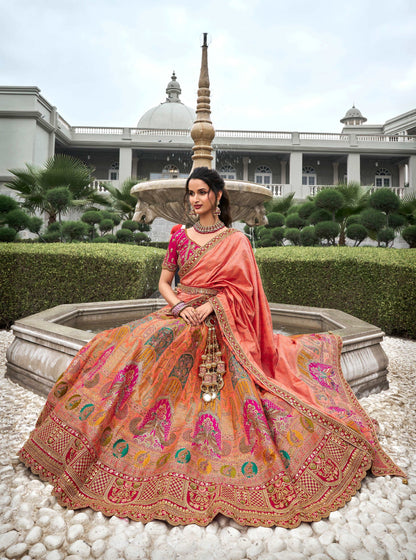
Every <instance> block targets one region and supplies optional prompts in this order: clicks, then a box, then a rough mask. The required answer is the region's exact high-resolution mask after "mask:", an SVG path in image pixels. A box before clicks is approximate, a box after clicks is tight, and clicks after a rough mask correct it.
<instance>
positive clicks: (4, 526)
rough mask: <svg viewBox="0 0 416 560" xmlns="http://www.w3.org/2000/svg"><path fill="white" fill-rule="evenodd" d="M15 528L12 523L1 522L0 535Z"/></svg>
mask: <svg viewBox="0 0 416 560" xmlns="http://www.w3.org/2000/svg"><path fill="white" fill-rule="evenodd" d="M13 528H14V526H13V524H12V523H0V535H2V534H3V533H8V532H9V531H11V530H12V529H13Z"/></svg>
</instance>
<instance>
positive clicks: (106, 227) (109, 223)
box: [98, 218, 114, 235]
mask: <svg viewBox="0 0 416 560" xmlns="http://www.w3.org/2000/svg"><path fill="white" fill-rule="evenodd" d="M98 228H99V230H100V231H101V234H102V235H103V234H105V233H107V232H109V231H112V230H113V228H114V222H113V220H111V219H110V218H104V219H103V220H101V222H100V223H99V224H98Z"/></svg>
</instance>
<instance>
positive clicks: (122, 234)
mask: <svg viewBox="0 0 416 560" xmlns="http://www.w3.org/2000/svg"><path fill="white" fill-rule="evenodd" d="M116 237H117V241H118V242H119V243H130V242H131V241H133V239H134V234H133V232H132V231H131V230H130V229H123V228H121V229H119V230H117V231H116Z"/></svg>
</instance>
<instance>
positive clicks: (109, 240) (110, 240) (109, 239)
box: [103, 233, 117, 243]
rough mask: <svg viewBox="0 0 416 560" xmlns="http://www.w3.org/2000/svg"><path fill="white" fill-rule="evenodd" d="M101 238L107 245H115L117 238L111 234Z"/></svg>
mask: <svg viewBox="0 0 416 560" xmlns="http://www.w3.org/2000/svg"><path fill="white" fill-rule="evenodd" d="M103 238H104V239H107V240H108V242H109V243H117V237H116V236H115V235H113V234H112V233H106V234H105V235H103Z"/></svg>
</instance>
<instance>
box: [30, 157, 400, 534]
mask: <svg viewBox="0 0 416 560" xmlns="http://www.w3.org/2000/svg"><path fill="white" fill-rule="evenodd" d="M185 197H186V200H187V201H188V202H189V204H190V205H191V207H192V210H193V212H194V213H195V215H196V216H197V217H198V218H199V219H198V221H197V222H196V224H195V225H194V226H193V227H192V228H189V229H183V228H182V229H179V230H178V231H177V232H176V233H174V234H173V235H172V237H171V240H170V243H169V248H168V251H167V254H166V257H165V260H164V262H163V269H162V273H161V277H160V284H159V288H160V292H161V294H162V295H163V297H164V298H165V299H166V301H167V303H168V305H167V307H165V308H163V309H162V310H160V311H158V312H156V313H153V314H151V315H149V316H147V317H145V318H143V319H141V320H139V321H136V322H134V323H130V324H127V325H124V326H122V327H119V328H116V329H112V330H109V331H105V332H103V333H101V334H99V335H97V336H96V337H95V338H94V339H93V340H92V341H91V342H90V343H89V344H87V345H86V346H85V347H84V348H82V350H81V351H80V352H79V353H78V355H77V356H76V357H75V358H74V360H73V361H72V363H71V365H70V366H69V368H68V369H67V371H66V372H65V373H64V374H63V376H62V377H61V378H60V379H59V380H58V381H57V383H56V385H55V387H54V389H53V390H52V391H51V394H50V395H49V398H48V400H47V403H46V405H45V407H44V410H43V411H42V413H41V415H40V418H39V420H38V423H37V427H36V429H35V430H34V431H33V433H32V434H31V436H30V438H29V440H28V441H27V442H26V444H25V445H24V447H23V449H22V450H21V452H20V457H21V459H22V461H24V462H25V463H26V464H27V465H28V466H29V467H30V468H31V469H32V470H33V471H34V472H36V473H38V474H39V475H40V476H41V477H42V478H44V479H45V480H48V481H50V482H51V483H52V484H53V485H54V492H55V494H56V496H57V498H58V500H59V502H60V503H61V504H63V505H66V506H68V507H71V508H73V509H76V508H82V507H87V506H89V507H92V508H93V509H97V510H100V511H102V512H103V513H105V514H106V515H118V516H121V517H130V518H131V519H135V520H140V521H143V522H146V521H150V520H151V519H164V520H167V521H169V522H170V523H171V524H173V525H176V524H188V523H197V524H199V525H206V524H207V523H209V522H210V521H211V520H212V519H213V518H214V517H215V515H217V514H218V513H223V514H224V515H226V516H228V517H231V518H233V519H235V520H236V521H237V522H239V523H241V524H243V525H253V526H257V525H266V526H272V525H281V526H283V527H295V526H297V525H299V523H301V522H302V521H316V520H319V519H321V518H322V517H325V516H328V515H329V513H330V512H331V511H333V510H335V509H337V508H339V507H342V506H343V505H344V504H345V502H346V501H348V500H349V499H350V498H351V496H352V495H353V494H354V493H355V492H356V491H357V489H358V488H359V486H360V482H361V480H362V479H363V478H364V476H365V474H366V471H367V470H368V469H370V468H371V469H372V472H373V473H374V474H376V475H383V474H393V475H398V476H405V475H404V473H403V471H401V469H399V468H398V467H397V466H396V465H395V464H394V463H393V462H392V461H391V459H390V458H389V457H388V456H387V455H386V454H385V453H384V452H383V450H382V449H381V447H380V445H379V443H378V441H377V437H376V433H375V429H374V425H373V423H372V421H371V420H370V418H369V417H368V416H367V414H366V413H365V412H364V410H363V409H362V408H361V406H360V405H359V403H358V401H357V400H356V398H355V397H354V395H353V394H352V391H351V390H350V388H349V386H348V385H347V383H346V382H345V380H344V378H343V376H342V373H341V369H340V346H341V344H340V340H339V339H338V338H337V337H336V336H335V335H332V334H319V335H318V334H313V335H302V336H294V337H284V336H279V335H274V334H273V331H272V322H271V316H270V310H269V307H268V304H267V300H266V297H265V295H264V292H263V288H262V284H261V279H260V276H259V272H258V269H257V266H256V262H255V259H254V256H253V252H252V250H251V247H250V244H249V242H248V240H247V238H246V237H245V236H244V235H243V234H242V233H240V232H238V231H236V230H233V229H229V227H228V226H229V225H230V223H231V217H230V209H229V200H228V195H227V192H226V191H225V189H224V182H223V180H222V179H221V177H220V176H219V175H218V174H217V173H216V172H215V171H213V170H209V169H207V168H196V169H195V170H194V171H193V172H192V173H191V175H190V177H189V178H188V180H187V182H186V194H185ZM219 216H220V217H221V220H220V219H219ZM177 268H179V275H180V279H181V283H180V284H179V286H178V287H177V290H176V291H174V290H173V289H172V288H171V283H172V279H173V277H174V274H175V271H176V270H177Z"/></svg>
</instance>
